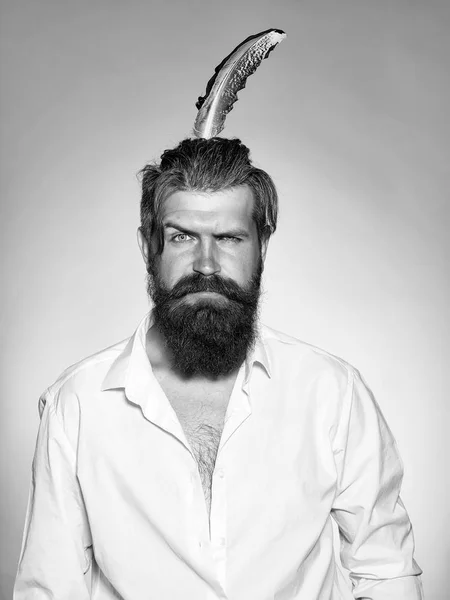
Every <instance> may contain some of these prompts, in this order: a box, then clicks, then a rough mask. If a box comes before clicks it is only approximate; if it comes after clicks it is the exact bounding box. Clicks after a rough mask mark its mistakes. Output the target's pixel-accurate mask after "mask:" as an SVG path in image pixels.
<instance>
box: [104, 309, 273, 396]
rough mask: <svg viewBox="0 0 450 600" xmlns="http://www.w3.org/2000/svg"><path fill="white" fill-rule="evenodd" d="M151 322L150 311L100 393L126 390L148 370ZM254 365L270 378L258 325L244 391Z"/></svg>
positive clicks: (246, 369) (267, 358)
mask: <svg viewBox="0 0 450 600" xmlns="http://www.w3.org/2000/svg"><path fill="white" fill-rule="evenodd" d="M153 322H154V319H153V311H150V312H149V313H147V314H146V315H145V317H144V318H143V319H142V320H141V322H140V323H139V325H138V327H137V329H136V331H135V332H134V334H133V335H132V336H131V338H130V339H129V340H128V342H127V343H126V345H125V347H124V349H123V350H122V352H121V353H120V354H119V356H118V357H117V358H116V360H115V361H114V362H113V364H112V365H111V367H110V368H109V370H108V372H107V374H106V376H105V378H104V380H103V383H102V386H101V390H102V391H105V390H111V389H114V388H126V387H127V386H128V384H129V383H130V382H131V380H132V379H133V380H134V379H135V376H136V375H138V374H139V372H140V371H141V370H142V369H145V370H148V366H149V361H148V358H147V351H146V337H147V332H148V330H149V329H150V328H151V326H152V325H153ZM255 363H258V364H260V365H261V366H262V367H263V368H264V370H265V371H266V373H267V375H268V377H269V378H270V377H271V364H270V360H269V355H268V352H267V348H266V345H265V343H264V336H263V333H262V328H261V326H260V324H258V330H257V335H256V340H255V344H254V347H253V350H252V351H251V352H250V353H249V355H248V356H247V358H246V360H245V365H244V383H243V389H244V390H246V388H247V386H248V383H249V380H250V377H251V374H252V370H253V365H254V364H255ZM150 368H151V367H150Z"/></svg>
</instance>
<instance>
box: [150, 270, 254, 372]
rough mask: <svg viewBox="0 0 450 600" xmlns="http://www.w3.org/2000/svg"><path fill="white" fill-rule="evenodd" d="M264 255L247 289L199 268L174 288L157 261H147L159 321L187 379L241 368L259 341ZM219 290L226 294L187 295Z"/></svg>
mask: <svg viewBox="0 0 450 600" xmlns="http://www.w3.org/2000/svg"><path fill="white" fill-rule="evenodd" d="M262 270H263V264H262V260H261V259H260V260H259V264H258V266H257V269H256V272H255V274H254V275H253V277H252V279H251V281H250V283H249V285H248V286H247V287H246V288H241V287H240V286H239V285H238V284H237V283H236V282H234V281H232V280H230V279H223V278H222V277H220V276H218V275H211V276H205V275H201V274H200V273H194V274H193V275H189V276H186V277H183V278H182V279H180V281H178V282H177V283H176V284H175V285H174V287H173V288H172V289H171V290H169V289H167V288H166V287H165V286H164V285H163V284H162V282H161V280H160V278H159V275H158V272H157V268H156V267H155V264H154V262H153V261H152V262H151V263H149V265H148V266H147V271H148V279H147V291H148V294H149V296H150V298H151V299H152V300H153V303H154V308H153V316H154V324H155V326H156V327H157V328H158V330H159V332H160V333H161V334H162V336H163V339H164V341H165V344H166V346H167V348H168V350H169V353H170V355H171V360H172V368H173V369H174V370H175V371H176V372H177V373H179V374H180V375H182V376H183V377H185V378H189V377H192V376H195V375H199V376H203V377H208V378H212V379H213V378H217V377H220V376H226V375H229V374H231V373H232V372H233V371H235V370H237V369H238V368H239V367H240V366H241V365H242V363H243V362H244V360H245V358H246V356H247V354H248V353H249V352H250V351H251V349H252V348H253V346H254V343H255V339H256V335H257V323H258V303H259V297H260V294H261V275H262ZM206 291H208V292H217V293H219V294H221V295H222V296H223V297H224V298H217V297H216V298H212V299H208V298H199V299H197V300H196V301H194V302H193V303H187V302H186V301H185V300H184V297H185V296H186V294H191V293H195V292H206Z"/></svg>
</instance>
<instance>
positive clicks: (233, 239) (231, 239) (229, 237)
mask: <svg viewBox="0 0 450 600" xmlns="http://www.w3.org/2000/svg"><path fill="white" fill-rule="evenodd" d="M219 239H221V240H224V241H225V242H236V243H237V242H240V241H241V238H238V237H234V236H232V235H224V236H222V237H221V238H219Z"/></svg>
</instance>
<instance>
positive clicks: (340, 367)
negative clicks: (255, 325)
mask: <svg viewBox="0 0 450 600" xmlns="http://www.w3.org/2000/svg"><path fill="white" fill-rule="evenodd" d="M260 333H261V337H262V339H263V342H264V346H265V349H266V352H267V353H268V356H269V361H270V364H271V367H272V368H273V370H274V371H275V372H277V371H279V370H282V371H283V374H286V372H290V373H292V376H295V373H297V372H298V373H299V374H300V373H301V374H302V376H303V377H304V376H305V374H307V376H308V378H310V379H317V378H319V377H320V378H322V379H328V380H336V382H337V383H339V387H342V386H344V387H347V385H348V384H349V382H351V381H352V380H353V378H354V376H355V373H357V370H356V369H355V368H354V367H353V366H352V365H351V364H350V363H348V362H347V361H346V360H344V359H343V358H340V357H339V356H336V355H334V354H332V353H331V352H327V351H326V350H324V349H322V348H319V347H318V346H314V345H313V344H310V343H308V342H305V341H303V340H300V339H298V338H295V337H293V336H291V335H288V334H286V333H283V332H281V331H277V330H276V329H273V328H272V327H269V326H267V325H264V324H261V326H260Z"/></svg>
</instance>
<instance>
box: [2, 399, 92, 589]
mask: <svg viewBox="0 0 450 600" xmlns="http://www.w3.org/2000/svg"><path fill="white" fill-rule="evenodd" d="M91 545H92V542H91V538H90V530H89V525H88V521H87V517H86V512H85V508H84V504H83V499H82V495H81V490H80V486H79V483H78V479H77V476H76V452H75V450H74V448H73V447H72V445H71V444H70V443H69V440H68V438H67V435H66V433H65V431H64V427H63V425H62V422H61V420H60V418H59V416H58V414H57V412H56V408H55V404H54V403H53V402H47V403H46V404H45V407H44V408H43V411H42V414H41V423H40V427H39V434H38V439H37V444H36V451H35V455H34V460H33V467H32V481H31V487H30V496H29V501H28V509H27V516H26V521H25V530H24V535H23V542H22V550H21V555H20V559H19V567H18V572H17V577H16V582H15V586H14V600H44V599H45V600H50V599H52V600H53V599H55V598H61V599H63V598H64V600H87V599H88V598H90V591H89V587H90V586H89V583H88V578H87V577H86V576H85V575H86V574H87V573H88V570H89V567H90V555H91V552H90V547H91Z"/></svg>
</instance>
